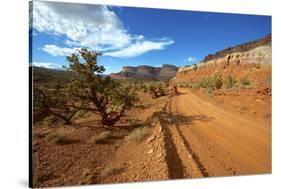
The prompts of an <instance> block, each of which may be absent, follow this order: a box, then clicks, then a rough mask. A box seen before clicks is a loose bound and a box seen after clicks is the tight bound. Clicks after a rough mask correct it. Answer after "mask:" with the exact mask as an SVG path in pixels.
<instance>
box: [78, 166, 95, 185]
mask: <svg viewBox="0 0 281 189" xmlns="http://www.w3.org/2000/svg"><path fill="white" fill-rule="evenodd" d="M93 179H94V174H93V171H92V170H91V169H89V168H85V169H84V170H83V172H82V180H81V181H80V182H79V184H92V183H93V182H94V181H93Z"/></svg>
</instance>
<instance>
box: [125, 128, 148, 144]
mask: <svg viewBox="0 0 281 189" xmlns="http://www.w3.org/2000/svg"><path fill="white" fill-rule="evenodd" d="M147 135H148V131H147V130H146V129H145V128H136V129H134V130H133V131H131V132H130V133H129V134H128V135H127V136H126V138H125V140H126V141H129V142H140V141H142V140H143V139H144V138H145V137H146V136H147Z"/></svg>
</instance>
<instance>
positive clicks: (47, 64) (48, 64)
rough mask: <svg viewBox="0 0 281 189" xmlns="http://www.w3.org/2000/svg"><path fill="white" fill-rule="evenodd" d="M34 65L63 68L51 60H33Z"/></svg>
mask: <svg viewBox="0 0 281 189" xmlns="http://www.w3.org/2000/svg"><path fill="white" fill-rule="evenodd" d="M32 65H33V66H37V67H43V68H50V69H61V68H62V67H61V66H59V65H57V64H54V63H51V62H33V63H32Z"/></svg>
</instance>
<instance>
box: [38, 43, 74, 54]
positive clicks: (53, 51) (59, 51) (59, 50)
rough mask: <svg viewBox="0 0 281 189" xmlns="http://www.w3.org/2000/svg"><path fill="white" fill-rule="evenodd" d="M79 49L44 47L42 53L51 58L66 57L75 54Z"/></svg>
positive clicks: (55, 46) (54, 46)
mask: <svg viewBox="0 0 281 189" xmlns="http://www.w3.org/2000/svg"><path fill="white" fill-rule="evenodd" d="M78 49H79V48H67V47H59V46H57V45H44V47H43V48H42V50H43V51H45V52H47V53H49V54H50V55H53V56H67V55H69V54H71V53H75V52H77V50H78Z"/></svg>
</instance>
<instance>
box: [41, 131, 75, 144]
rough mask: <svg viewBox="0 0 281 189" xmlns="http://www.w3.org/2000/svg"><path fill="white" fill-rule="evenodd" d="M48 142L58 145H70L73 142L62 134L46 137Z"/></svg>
mask: <svg viewBox="0 0 281 189" xmlns="http://www.w3.org/2000/svg"><path fill="white" fill-rule="evenodd" d="M46 139H47V141H49V142H53V143H56V144H69V143H72V142H73V140H72V139H70V138H68V137H67V136H66V135H64V134H60V133H52V134H49V135H47V136H46Z"/></svg>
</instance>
